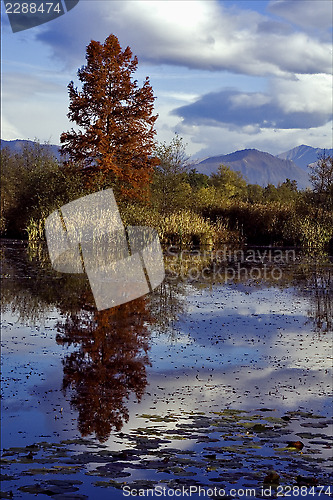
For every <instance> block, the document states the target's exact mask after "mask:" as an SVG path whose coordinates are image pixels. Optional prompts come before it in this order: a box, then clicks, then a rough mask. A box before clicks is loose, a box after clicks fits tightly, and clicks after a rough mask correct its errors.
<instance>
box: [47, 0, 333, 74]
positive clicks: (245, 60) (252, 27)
mask: <svg viewBox="0 0 333 500" xmlns="http://www.w3.org/2000/svg"><path fill="white" fill-rule="evenodd" d="M308 3H311V4H313V2H308ZM313 8H314V9H315V7H313ZM111 32H113V33H115V34H116V35H117V36H118V37H119V39H120V41H121V43H122V44H123V43H125V44H126V45H130V46H131V48H132V49H133V51H134V52H135V53H136V54H137V55H138V56H139V58H140V61H147V62H150V63H154V64H156V63H158V64H174V65H180V66H185V67H188V68H200V69H204V70H210V71H215V70H227V71H232V72H236V73H243V74H247V75H269V74H274V75H285V74H286V73H293V72H296V73H304V74H305V73H330V71H331V44H330V43H326V42H322V41H320V40H319V39H318V38H316V37H311V36H309V35H308V34H306V33H302V32H299V31H291V30H290V27H289V25H288V23H286V22H284V23H281V22H280V23H279V22H274V21H272V20H271V19H270V18H269V17H265V16H263V15H261V14H259V13H257V12H254V11H250V10H242V9H239V8H238V9H236V8H234V7H231V6H230V5H228V3H225V4H223V3H221V2H218V1H217V0H214V1H213V0H212V1H210V2H207V1H206V0H195V1H192V0H179V1H177V2H170V1H165V0H160V1H156V2H151V1H149V0H148V1H147V0H137V1H131V0H122V1H121V2H119V1H113V2H105V1H104V2H103V1H94V2H85V1H82V2H80V3H79V4H78V6H77V7H76V8H75V9H73V10H72V11H71V12H70V13H68V14H67V15H66V16H63V17H62V18H61V21H60V19H57V20H55V21H52V22H50V23H48V24H46V25H45V27H44V29H43V30H42V32H41V33H40V34H38V39H39V40H41V41H43V42H44V43H46V44H48V45H49V46H50V47H51V48H52V50H53V51H54V53H55V54H56V55H57V56H58V57H59V58H61V59H63V60H64V61H65V62H67V63H68V64H74V59H77V60H80V61H82V57H83V52H84V49H83V47H84V46H85V45H87V44H88V43H89V42H90V39H91V38H93V39H97V40H100V41H103V38H105V37H106V36H107V35H109V34H110V33H111ZM263 32H264V33H265V34H264V36H263ZM88 33H89V35H88ZM69 48H70V50H69Z"/></svg>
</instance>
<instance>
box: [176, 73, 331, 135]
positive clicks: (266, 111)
mask: <svg viewBox="0 0 333 500" xmlns="http://www.w3.org/2000/svg"><path fill="white" fill-rule="evenodd" d="M331 88H332V80H331V77H330V76H328V75H315V76H311V77H310V76H309V75H298V78H297V79H292V80H285V79H280V78H276V79H273V80H272V81H271V84H270V92H269V93H262V92H240V91H239V90H235V89H223V90H221V91H219V92H210V93H208V94H205V95H203V96H201V97H200V98H199V99H198V100H197V101H196V102H194V103H191V104H188V105H185V106H182V107H179V108H177V109H176V110H174V111H173V114H176V115H178V116H180V117H182V118H183V120H184V122H185V123H188V124H194V125H200V124H205V125H210V126H214V125H215V126H221V125H223V126H227V127H229V128H235V127H253V129H254V130H255V128H256V127H260V128H273V129H296V128H299V129H302V128H312V127H320V126H322V125H325V124H326V123H327V122H329V121H330V120H331V119H332V113H331V110H332V105H331V106H330V105H329V103H330V102H332V97H331Z"/></svg>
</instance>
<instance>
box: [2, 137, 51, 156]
mask: <svg viewBox="0 0 333 500" xmlns="http://www.w3.org/2000/svg"><path fill="white" fill-rule="evenodd" d="M26 144H28V145H29V144H30V145H31V146H32V145H33V144H34V141H28V140H24V139H15V140H14V141H4V140H3V139H1V143H0V148H1V149H2V148H5V147H7V148H8V149H9V150H10V151H11V152H12V153H19V152H20V151H22V149H23V147H24V146H25V145H26ZM41 146H42V147H43V148H47V149H48V150H49V151H50V152H51V153H52V154H53V155H54V156H55V157H56V158H57V159H58V160H59V159H60V152H59V146H56V145H55V144H42V145H41Z"/></svg>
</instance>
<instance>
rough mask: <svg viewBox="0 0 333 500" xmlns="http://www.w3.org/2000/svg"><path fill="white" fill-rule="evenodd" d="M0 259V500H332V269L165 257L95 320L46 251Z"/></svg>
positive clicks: (11, 251)
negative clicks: (133, 291)
mask: <svg viewBox="0 0 333 500" xmlns="http://www.w3.org/2000/svg"><path fill="white" fill-rule="evenodd" d="M1 252H2V263H3V264H2V275H3V285H2V340H1V343H2V449H3V451H2V461H3V462H2V474H3V477H2V479H3V483H2V491H3V493H2V498H12V497H11V496H10V495H11V494H12V495H13V498H31V497H32V495H33V494H40V495H44V497H43V496H42V497H41V498H45V495H49V496H52V498H63V499H66V498H67V499H69V498H92V499H94V498H98V499H104V498H105V499H106V498H108V499H110V498H112V499H113V498H115V499H118V498H119V499H120V498H126V497H127V496H129V497H130V498H133V497H136V496H141V497H142V496H150V497H155V496H156V497H166V498H169V497H172V496H178V497H179V496H180V497H184V498H185V497H186V498H187V497H189V496H190V497H191V498H203V497H206V498H244V497H251V498H278V497H281V496H286V497H290V496H293V497H298V496H302V497H303V498H329V496H330V495H332V494H333V488H332V487H331V486H330V485H331V483H332V481H331V476H330V469H331V466H332V423H333V420H332V371H331V369H332V342H331V341H332V320H333V318H332V297H333V274H332V271H333V266H332V262H331V259H330V258H328V257H325V256H322V257H320V258H317V259H314V258H310V257H307V256H302V255H295V257H294V258H293V259H292V260H291V259H290V258H289V257H290V256H288V259H287V258H286V259H283V258H281V259H278V258H277V255H278V254H277V253H275V254H272V253H271V254H268V253H266V254H264V250H261V251H260V252H261V254H260V258H259V259H253V258H249V256H252V257H253V255H254V254H250V253H247V254H246V255H245V257H244V254H242V255H241V258H239V257H240V255H239V254H238V255H237V256H236V257H237V258H236V257H235V255H232V258H231V257H230V255H231V254H228V256H227V257H228V258H227V259H225V256H226V255H224V261H223V262H222V263H221V262H220V261H218V260H217V259H215V260H214V262H212V261H211V260H209V258H208V257H207V255H204V256H203V257H202V256H199V257H198V256H197V255H190V254H189V253H187V254H186V255H185V254H184V255H181V256H180V255H179V254H178V255H177V256H176V254H173V253H169V255H167V256H166V268H167V278H166V280H165V281H164V283H162V285H161V286H160V287H159V288H158V289H156V290H155V291H154V292H153V293H152V294H150V295H147V296H145V297H141V298H139V299H137V300H135V301H132V302H130V303H127V304H124V305H122V306H119V307H116V308H113V309H108V310H104V311H100V312H98V311H97V310H96V308H95V307H94V302H93V298H92V295H91V292H90V290H89V283H88V281H87V279H86V278H85V277H84V276H83V275H66V274H61V273H56V272H55V271H53V270H52V269H51V268H50V265H49V262H48V258H47V253H46V251H45V249H43V248H39V247H36V248H35V249H31V248H30V249H29V251H28V250H27V248H26V245H25V244H24V243H22V242H18V241H6V242H2V247H1ZM258 255H259V254H258ZM281 255H282V254H281ZM285 255H287V254H285ZM180 257H181V258H180ZM272 471H275V472H274V473H272ZM277 477H278V479H277ZM290 488H293V489H292V490H290Z"/></svg>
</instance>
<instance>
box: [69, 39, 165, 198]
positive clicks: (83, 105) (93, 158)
mask: <svg viewBox="0 0 333 500" xmlns="http://www.w3.org/2000/svg"><path fill="white" fill-rule="evenodd" d="M86 59H87V64H86V66H83V67H82V68H80V69H79V70H78V78H79V80H80V82H81V83H82V90H78V89H77V88H76V87H74V83H73V81H72V82H70V83H69V85H68V89H69V98H70V105H69V113H68V118H69V119H70V120H71V121H72V122H75V123H76V124H77V125H78V127H79V128H80V130H79V131H76V130H74V129H73V128H72V129H71V130H70V131H67V132H64V133H63V134H62V135H61V137H60V141H61V144H62V146H61V151H62V154H63V155H65V156H66V157H67V158H69V160H67V163H68V162H72V163H75V164H76V165H77V166H78V167H79V168H80V169H82V170H83V171H85V170H86V169H87V168H88V170H89V173H90V175H89V176H88V177H87V178H88V179H89V180H88V183H89V184H90V186H91V187H93V184H94V182H95V181H96V180H98V183H99V187H100V184H101V182H102V183H104V185H108V186H111V187H113V188H115V190H116V191H118V192H119V193H120V194H121V195H122V196H123V197H125V198H144V197H145V195H146V194H147V186H149V183H150V181H151V176H152V172H153V167H154V165H155V160H154V159H153V158H152V157H151V156H152V152H153V149H154V135H155V133H156V132H155V129H154V124H155V121H156V119H157V115H153V106H154V96H153V90H152V87H151V86H150V83H149V79H148V77H147V78H146V80H145V82H144V84H143V86H142V87H139V86H138V83H137V81H136V80H133V79H132V74H133V73H134V72H135V71H136V69H137V65H138V60H137V58H136V57H135V56H134V57H133V55H132V52H131V49H130V48H129V47H127V48H126V49H125V50H124V51H122V50H121V47H120V44H119V41H118V39H117V37H116V36H115V35H110V36H109V37H108V38H107V39H106V40H105V43H104V44H101V43H100V42H97V41H94V40H92V41H91V42H90V44H89V45H88V47H87V54H86Z"/></svg>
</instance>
